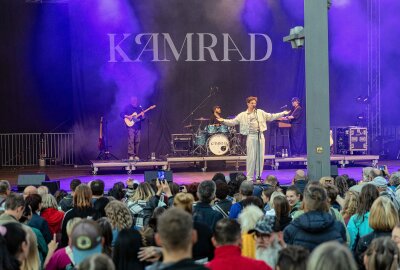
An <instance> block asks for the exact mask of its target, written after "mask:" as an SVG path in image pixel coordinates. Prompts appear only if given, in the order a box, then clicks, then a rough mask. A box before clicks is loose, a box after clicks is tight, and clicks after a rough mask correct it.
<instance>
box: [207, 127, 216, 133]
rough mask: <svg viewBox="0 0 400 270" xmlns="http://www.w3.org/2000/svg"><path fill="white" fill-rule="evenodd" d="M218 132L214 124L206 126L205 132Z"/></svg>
mask: <svg viewBox="0 0 400 270" xmlns="http://www.w3.org/2000/svg"><path fill="white" fill-rule="evenodd" d="M217 132H218V126H216V125H208V126H207V133H208V134H215V133H217Z"/></svg>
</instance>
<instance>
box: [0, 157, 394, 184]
mask: <svg viewBox="0 0 400 270" xmlns="http://www.w3.org/2000/svg"><path fill="white" fill-rule="evenodd" d="M370 165H371V164H370V162H357V163H356V164H354V165H352V166H349V167H346V168H339V174H348V175H349V176H350V177H351V178H354V179H356V180H360V179H361V174H362V168H363V167H365V166H370ZM379 165H388V168H389V171H390V172H393V171H397V170H399V169H400V161H399V160H394V161H387V160H383V161H379ZM244 169H245V168H244V166H241V167H240V168H239V171H243V170H244ZM297 169H305V166H304V165H303V166H301V165H298V166H296V167H291V168H289V167H285V168H284V166H281V167H280V169H279V170H272V169H270V168H268V166H266V167H265V170H264V171H263V174H262V177H263V179H265V178H266V176H268V175H270V174H273V175H275V176H277V178H278V180H279V182H280V184H282V185H289V184H290V183H291V181H292V179H293V176H294V173H295V171H296V170H297ZM234 171H235V168H234V167H232V168H228V169H224V168H223V167H220V168H218V167H211V166H210V167H209V170H208V171H206V172H203V171H202V170H201V168H198V167H193V166H190V165H188V164H182V166H181V167H178V168H174V169H173V172H174V174H173V179H174V181H175V182H177V183H178V184H189V183H193V182H201V181H203V180H209V179H211V178H212V176H213V175H214V174H215V173H216V172H223V173H224V174H225V175H227V176H229V173H230V172H234ZM38 172H40V173H46V174H47V175H48V176H49V178H50V180H60V187H61V189H64V190H69V183H70V181H71V180H72V179H74V178H78V179H80V180H81V181H83V182H85V183H87V182H89V181H92V180H95V179H102V180H103V181H104V182H105V188H106V190H108V189H110V188H111V187H112V186H113V185H114V183H116V182H119V181H122V182H125V181H126V180H127V179H128V178H133V179H135V180H138V181H140V182H141V181H143V180H144V175H143V171H142V170H140V171H133V172H132V174H131V175H128V174H127V173H126V171H124V170H121V169H119V170H107V171H102V172H101V173H102V174H101V175H100V174H99V175H93V174H92V168H91V166H76V167H46V168H39V167H35V168H32V167H25V168H2V169H0V179H7V180H9V181H10V183H11V184H12V185H13V186H16V185H17V178H18V174H22V173H38Z"/></svg>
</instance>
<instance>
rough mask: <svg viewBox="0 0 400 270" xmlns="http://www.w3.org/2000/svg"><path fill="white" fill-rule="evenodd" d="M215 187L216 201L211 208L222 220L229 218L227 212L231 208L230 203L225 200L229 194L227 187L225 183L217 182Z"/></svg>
mask: <svg viewBox="0 0 400 270" xmlns="http://www.w3.org/2000/svg"><path fill="white" fill-rule="evenodd" d="M216 186H217V190H216V191H215V197H216V200H215V202H214V205H213V207H212V208H213V209H214V210H216V211H218V212H220V213H221V214H222V216H223V217H224V218H226V217H229V210H230V209H231V207H232V201H231V200H229V199H228V198H227V197H228V194H229V186H228V184H227V183H226V182H218V183H217V184H216Z"/></svg>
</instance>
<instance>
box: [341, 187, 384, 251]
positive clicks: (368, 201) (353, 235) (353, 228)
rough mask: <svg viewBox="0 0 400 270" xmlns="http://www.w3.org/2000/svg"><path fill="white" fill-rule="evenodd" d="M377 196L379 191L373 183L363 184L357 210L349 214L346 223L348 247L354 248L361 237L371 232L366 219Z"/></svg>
mask: <svg viewBox="0 0 400 270" xmlns="http://www.w3.org/2000/svg"><path fill="white" fill-rule="evenodd" d="M378 196H379V192H378V190H377V189H376V187H375V186H374V185H371V184H364V185H363V187H362V189H361V193H360V197H359V203H358V208H357V211H356V213H355V214H354V215H353V216H351V218H350V220H349V222H348V224H347V231H348V232H349V235H350V244H349V248H350V250H352V251H354V250H355V248H356V246H357V244H358V241H359V239H360V238H361V237H363V236H364V235H366V234H369V233H371V232H372V228H371V227H370V226H369V222H368V221H369V215H370V209H371V206H372V204H373V202H374V201H375V200H376V198H378Z"/></svg>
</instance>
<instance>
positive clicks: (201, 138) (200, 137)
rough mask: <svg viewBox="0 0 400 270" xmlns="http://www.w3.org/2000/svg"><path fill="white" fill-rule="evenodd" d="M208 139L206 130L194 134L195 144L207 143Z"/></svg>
mask: <svg viewBox="0 0 400 270" xmlns="http://www.w3.org/2000/svg"><path fill="white" fill-rule="evenodd" d="M206 141H207V133H206V132H200V133H197V134H195V136H194V145H202V146H203V145H206Z"/></svg>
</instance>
